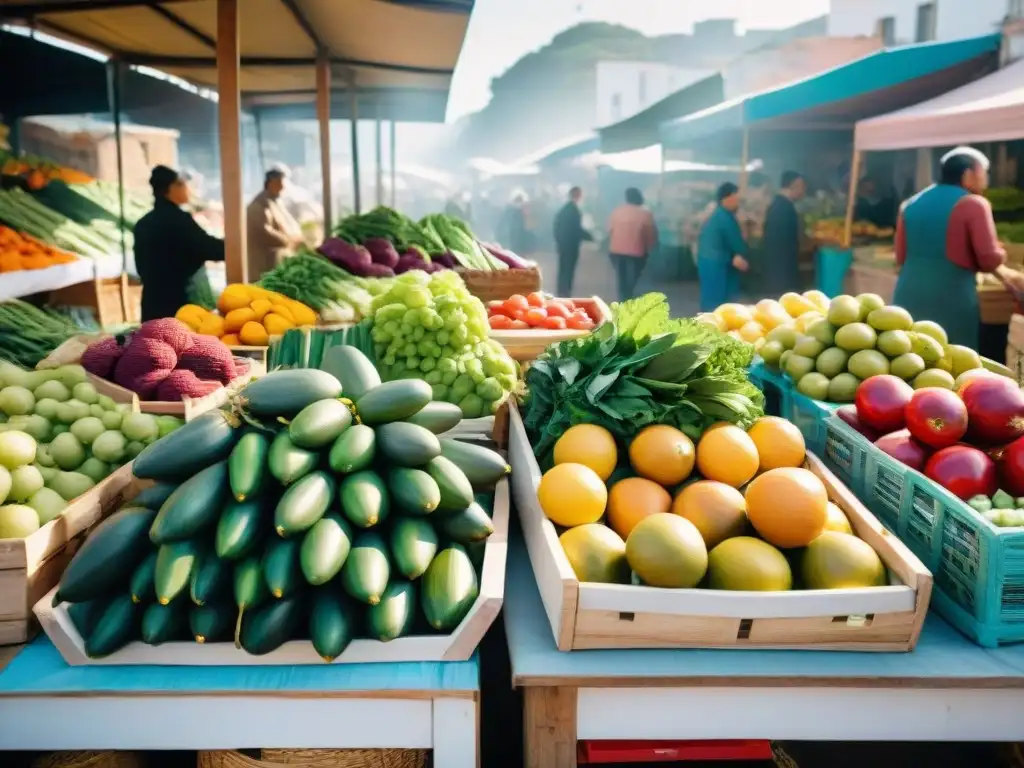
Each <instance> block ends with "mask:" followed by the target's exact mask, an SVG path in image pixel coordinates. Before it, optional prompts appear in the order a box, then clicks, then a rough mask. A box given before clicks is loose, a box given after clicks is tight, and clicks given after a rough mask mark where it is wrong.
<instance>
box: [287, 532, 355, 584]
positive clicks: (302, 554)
mask: <svg viewBox="0 0 1024 768" xmlns="http://www.w3.org/2000/svg"><path fill="white" fill-rule="evenodd" d="M351 548H352V530H351V529H350V528H349V526H348V524H347V523H346V522H345V521H344V520H342V519H341V517H340V516H339V515H336V514H328V515H324V516H323V517H321V518H320V519H319V520H317V521H316V523H314V524H313V527H312V528H310V529H309V530H308V531H306V535H305V536H303V537H302V547H301V549H300V551H299V564H300V566H301V567H302V575H303V576H305V577H306V581H308V582H309V583H310V584H312V585H314V586H318V585H320V584H326V583H327V582H328V581H330V580H331V579H333V578H334V577H335V576H337V575H338V573H339V572H340V571H341V567H342V566H343V565H344V564H345V560H346V559H347V558H348V553H349V550H351Z"/></svg>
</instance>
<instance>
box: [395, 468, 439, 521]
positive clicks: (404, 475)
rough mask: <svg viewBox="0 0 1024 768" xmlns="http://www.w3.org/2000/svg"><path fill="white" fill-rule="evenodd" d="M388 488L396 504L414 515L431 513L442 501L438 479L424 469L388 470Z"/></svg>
mask: <svg viewBox="0 0 1024 768" xmlns="http://www.w3.org/2000/svg"><path fill="white" fill-rule="evenodd" d="M388 490H389V491H391V497H392V499H394V502H395V506H396V507H398V508H399V509H402V510H405V511H406V512H408V513H410V514H413V515H429V514H430V513H431V512H433V511H434V510H435V509H437V507H438V505H439V504H440V503H441V489H440V488H438V487H437V481H436V480H434V478H432V477H431V476H430V475H429V474H427V473H426V472H424V471H423V470H422V469H408V468H405V467H397V468H395V469H392V470H391V471H390V472H388Z"/></svg>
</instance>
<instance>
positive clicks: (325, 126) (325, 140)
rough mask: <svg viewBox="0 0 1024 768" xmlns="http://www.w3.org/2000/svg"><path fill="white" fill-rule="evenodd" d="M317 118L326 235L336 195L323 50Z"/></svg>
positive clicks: (328, 64)
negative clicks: (332, 168)
mask: <svg viewBox="0 0 1024 768" xmlns="http://www.w3.org/2000/svg"><path fill="white" fill-rule="evenodd" d="M316 119H317V122H318V123H319V126H320V176H321V180H322V182H323V206H324V236H325V237H326V236H328V235H329V234H330V232H331V228H332V227H333V226H334V217H333V213H334V211H333V208H334V197H333V191H332V189H331V62H330V59H328V58H327V56H326V55H325V54H324V53H323V52H321V53H320V56H319V58H318V59H317V62H316Z"/></svg>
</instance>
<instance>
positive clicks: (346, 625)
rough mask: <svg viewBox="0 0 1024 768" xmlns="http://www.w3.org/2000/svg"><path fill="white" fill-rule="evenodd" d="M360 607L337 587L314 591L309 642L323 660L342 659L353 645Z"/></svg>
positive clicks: (310, 614) (327, 586) (328, 586)
mask: <svg viewBox="0 0 1024 768" xmlns="http://www.w3.org/2000/svg"><path fill="white" fill-rule="evenodd" d="M357 610H358V609H357V608H356V607H355V606H354V605H352V603H351V602H350V601H349V600H348V599H347V598H346V597H345V596H344V595H342V594H341V593H340V592H339V591H338V589H337V587H336V586H335V585H334V584H327V585H324V586H322V587H318V588H317V589H315V590H313V602H312V606H311V607H310V610H309V639H310V640H311V641H312V643H313V648H314V649H315V650H316V652H317V653H318V654H320V658H322V659H323V660H324V661H326V662H328V663H330V662H332V661H334V660H335V659H336V658H338V657H339V656H341V654H343V653H344V652H345V649H346V648H348V645H349V643H351V642H352V638H353V636H354V634H355V633H354V631H353V630H354V627H353V621H354V618H355V616H356V615H357V613H356V612H357Z"/></svg>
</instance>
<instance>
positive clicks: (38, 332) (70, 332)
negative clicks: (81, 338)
mask: <svg viewBox="0 0 1024 768" xmlns="http://www.w3.org/2000/svg"><path fill="white" fill-rule="evenodd" d="M88 330H91V329H90V328H87V327H83V325H81V324H79V323H77V322H75V321H74V320H73V319H72V318H70V317H68V316H66V315H63V314H60V313H58V312H55V311H53V310H49V309H40V308H39V307H36V306H34V305H32V304H29V303H28V302H25V301H19V300H18V299H8V300H7V301H0V360H7V361H10V362H12V363H15V364H17V365H20V366H21V367H23V368H35V367H36V365H38V364H39V362H40V361H41V360H43V359H45V358H46V357H48V356H49V355H50V354H52V353H53V351H54V350H55V349H57V347H59V346H60V345H61V344H63V343H64V342H66V341H67V340H68V339H70V338H71V337H72V336H77V335H78V334H80V333H83V332H84V331H88Z"/></svg>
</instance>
